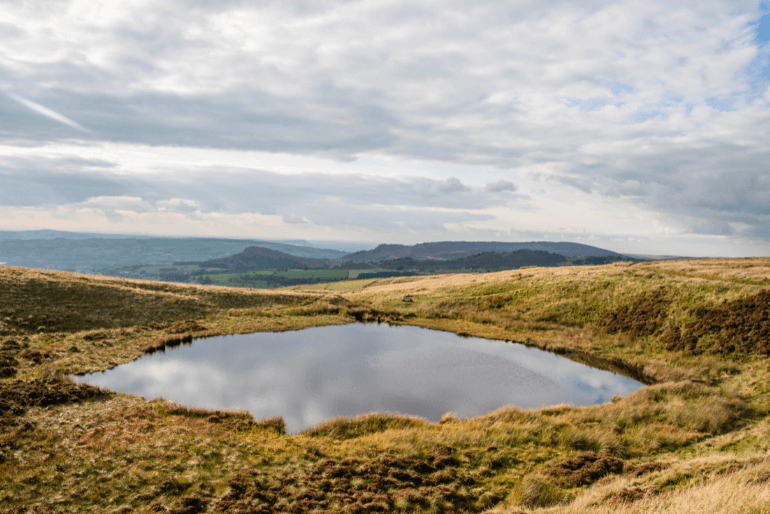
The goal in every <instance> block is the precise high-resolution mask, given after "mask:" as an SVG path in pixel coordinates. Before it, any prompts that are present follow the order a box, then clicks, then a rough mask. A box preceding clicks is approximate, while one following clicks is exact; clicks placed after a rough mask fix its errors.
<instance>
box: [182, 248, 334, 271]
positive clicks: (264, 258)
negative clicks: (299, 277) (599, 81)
mask: <svg viewBox="0 0 770 514" xmlns="http://www.w3.org/2000/svg"><path fill="white" fill-rule="evenodd" d="M327 263H328V261H326V260H324V259H308V258H303V257H296V256H293V255H289V254H287V253H283V252H278V251H275V250H270V249H268V248H262V247H259V246H250V247H248V248H246V249H245V250H244V251H242V252H241V253H238V254H235V255H230V256H229V257H222V258H220V259H211V260H208V261H205V262H199V263H196V264H198V265H200V266H201V267H202V268H220V269H224V270H227V271H265V270H270V269H273V270H274V269H278V268H290V269H299V268H304V267H307V268H322V267H326V265H327Z"/></svg>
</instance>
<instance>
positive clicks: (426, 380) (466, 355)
mask: <svg viewBox="0 0 770 514" xmlns="http://www.w3.org/2000/svg"><path fill="white" fill-rule="evenodd" d="M73 378H75V380H77V381H78V382H81V383H83V382H85V383H89V384H93V385H97V386H100V387H106V388H109V389H112V390H114V391H119V392H125V393H131V394H136V395H140V396H144V397H145V398H155V397H158V396H162V397H164V398H167V399H169V400H173V401H175V402H178V403H181V404H183V405H187V406H190V407H193V406H195V407H208V408H212V409H248V410H249V411H250V412H251V413H252V414H253V415H254V418H255V419H261V418H265V417H270V416H283V418H284V420H285V421H286V428H287V431H288V432H289V433H297V432H298V431H300V430H303V429H305V428H307V427H309V426H311V425H314V424H316V423H318V422H320V421H323V420H325V419H329V418H333V417H336V416H356V415H359V414H364V413H367V412H396V413H400V414H410V415H415V416H421V417H424V418H427V419H428V420H430V421H434V422H435V421H438V420H439V419H440V418H441V416H442V415H444V414H445V413H447V412H456V413H457V414H459V415H460V416H463V417H466V416H467V417H470V416H477V415H480V414H486V413H487V412H490V411H492V410H495V409H497V408H499V407H502V406H505V405H516V406H518V407H522V408H527V407H540V406H543V405H556V404H560V403H569V404H572V405H591V404H596V403H604V402H607V401H609V400H610V399H611V398H612V397H613V396H614V395H621V396H625V395H627V394H630V393H632V392H633V391H635V390H636V389H638V388H639V387H642V385H643V384H641V383H640V382H637V381H635V380H631V379H629V378H626V377H623V376H620V375H617V374H615V373H611V372H609V371H603V370H599V369H595V368H591V367H589V366H586V365H583V364H579V363H577V362H574V361H571V360H569V359H567V358H564V357H560V356H558V355H555V354H552V353H548V352H544V351H541V350H537V349H534V348H528V347H526V346H524V345H521V344H517V343H506V342H503V341H492V340H488V339H480V338H475V337H460V336H458V335H455V334H452V333H450V332H440V331H436V330H428V329H424V328H418V327H411V326H391V325H387V324H361V323H354V324H349V325H336V326H326V327H317V328H310V329H305V330H298V331H292V332H258V333H253V334H241V335H232V336H220V337H211V338H207V339H196V340H194V341H193V343H192V344H190V345H183V346H179V347H176V348H172V349H166V351H165V352H157V353H154V354H148V355H144V356H142V357H141V358H139V359H137V360H135V361H133V362H130V363H128V364H123V365H121V366H118V367H116V368H113V369H111V370H108V371H105V372H100V373H93V374H91V375H85V376H80V377H73Z"/></svg>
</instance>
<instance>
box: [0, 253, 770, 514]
mask: <svg viewBox="0 0 770 514" xmlns="http://www.w3.org/2000/svg"><path fill="white" fill-rule="evenodd" d="M351 322H380V323H392V324H409V325H415V326H421V327H425V328H432V329H438V330H446V331H451V332H455V333H458V334H467V335H472V336H479V337H486V338H490V339H499V340H510V341H517V342H521V343H524V344H527V345H531V346H534V347H538V348H541V349H544V350H548V351H552V352H555V353H557V354H560V355H564V356H567V357H569V358H571V359H573V360H576V361H579V362H583V363H587V364H590V365H593V366H596V367H600V368H604V369H608V370H612V371H615V372H618V373H622V374H624V375H626V376H629V377H631V378H635V379H637V380H640V381H642V382H644V383H645V384H647V385H646V387H643V388H641V389H639V390H638V391H637V392H635V393H633V394H631V395H629V396H627V397H625V398H621V397H615V398H613V400H612V401H611V402H609V403H606V404H602V405H596V406H589V407H572V406H569V405H558V406H549V407H543V408H540V409H530V410H522V409H519V408H516V407H515V406H501V408H500V409H498V410H496V411H493V412H490V413H488V414H486V415H483V416H478V417H475V418H470V419H464V418H461V417H459V416H457V415H455V414H452V413H447V414H446V415H445V416H444V417H443V418H442V419H441V420H440V421H439V422H437V423H430V422H428V421H427V420H424V419H421V418H417V417H409V416H403V415H398V414H394V413H370V414H365V415H361V416H358V417H356V418H351V419H345V418H339V419H331V420H327V421H324V422H322V423H320V424H318V425H316V426H313V427H310V428H309V429H307V430H305V431H303V432H301V433H299V434H297V435H287V434H286V433H285V427H284V423H283V420H282V419H281V418H269V419H253V418H252V416H251V415H249V414H248V413H247V412H240V411H216V410H208V409H202V408H196V407H195V406H182V405H178V404H174V403H173V402H170V401H167V400H164V399H162V398H155V399H152V398H147V399H145V398H141V397H136V396H131V395H126V394H118V393H115V392H112V391H108V390H101V389H98V388H95V387H93V386H88V385H77V384H75V383H74V382H73V381H72V380H70V379H68V378H67V375H70V374H78V373H88V372H93V371H98V370H105V369H109V368H112V367H114V366H117V365H120V364H122V363H125V362H129V361H131V360H133V359H136V358H138V357H140V356H141V355H143V354H145V353H148V352H155V351H163V350H164V349H165V348H167V347H173V346H176V345H180V344H187V343H189V342H190V341H192V340H193V338H195V337H205V336H212V335H221V334H235V333H246V332H254V331H263V330H297V329H302V328H307V327H311V326H320V325H330V324H343V323H351ZM223 351H226V348H223ZM769 354H770V259H709V260H686V261H657V262H643V263H633V262H617V263H613V264H609V265H604V266H580V267H573V266H561V267H549V268H524V269H517V270H509V271H502V272H497V273H484V274H476V273H464V274H454V275H427V276H413V277H391V278H376V279H368V280H352V281H351V280H349V281H344V282H336V283H333V284H311V285H299V286H294V287H292V288H289V289H271V290H249V289H244V288H238V289H236V288H227V287H218V286H203V285H194V284H172V283H163V282H150V281H140V280H128V279H121V278H112V277H103V276H90V275H79V274H75V273H67V272H57V271H42V270H34V269H27V268H16V267H7V266H2V267H0V355H1V356H0V375H2V378H0V510H2V511H5V512H174V513H196V512H257V513H269V512H297V513H299V512H490V513H492V512H495V513H511V514H513V513H521V512H551V513H577V512H589V513H609V512H613V513H636V512H661V513H663V512H665V513H680V512H707V513H717V512H720V513H721V512H724V513H728V512H730V513H733V512H744V513H760V512H766V511H767V508H768V505H770V454H769V453H768V448H770V417H769V415H770V380H769V379H770V364H769V362H768V355H769Z"/></svg>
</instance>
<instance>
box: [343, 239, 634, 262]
mask: <svg viewBox="0 0 770 514" xmlns="http://www.w3.org/2000/svg"><path fill="white" fill-rule="evenodd" d="M517 250H535V251H545V252H550V253H557V254H559V255H563V256H565V257H620V256H621V255H620V254H618V253H615V252H611V251H609V250H604V249H602V248H597V247H595V246H589V245H584V244H580V243H564V242H558V243H554V242H549V241H532V242H527V243H501V242H495V241H475V242H474V241H442V242H437V243H421V244H417V245H414V246H406V245H390V244H382V245H379V246H378V247H377V248H375V249H374V250H366V251H362V252H355V253H351V254H350V255H346V256H345V257H342V258H341V259H339V260H340V262H376V261H386V260H392V259H401V258H406V257H411V258H412V259H416V260H424V259H460V258H463V257H471V256H473V255H478V254H480V253H484V252H497V253H504V252H506V253H509V252H515V251H517Z"/></svg>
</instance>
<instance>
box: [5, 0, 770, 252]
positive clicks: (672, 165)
mask: <svg viewBox="0 0 770 514" xmlns="http://www.w3.org/2000/svg"><path fill="white" fill-rule="evenodd" d="M769 87H770V4H768V3H767V2H761V3H757V2H756V1H742V0H734V1H728V0H698V1H691V0H682V1H678V2H670V1H666V2H664V1H657V0H646V1H644V2H641V1H638V0H637V1H594V0H584V1H581V2H569V1H561V0H539V1H534V0H533V1H530V0H517V1H513V0H494V1H486V2H485V1H480V2H467V1H464V2H459V1H456V0H441V1H436V0H423V1H417V2H415V1H414V0H410V1H404V0H335V1H326V0H294V1H291V0H282V1H271V0H265V1H261V2H246V1H238V0H220V1H206V0H189V1H186V2H176V1H173V0H169V1H166V2H154V1H153V2H150V1H133V0H121V1H120V2H98V1H94V0H88V1H79V0H78V1H67V0H46V1H16V0H3V1H2V2H0V230H34V229H56V230H71V231H78V232H99V233H119V234H146V235H164V236H207V237H208V236H214V237H232V238H264V239H275V240H278V239H306V240H309V241H313V240H327V241H328V240H340V241H362V242H371V243H401V244H415V243H420V242H426V241H448V240H457V241H482V240H496V241H533V240H534V241H576V242H581V243H585V244H592V245H595V246H600V247H602V248H607V249H610V250H615V251H619V252H625V253H641V254H655V255H687V256H730V257H740V256H769V255H770V144H769V143H770V89H769Z"/></svg>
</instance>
